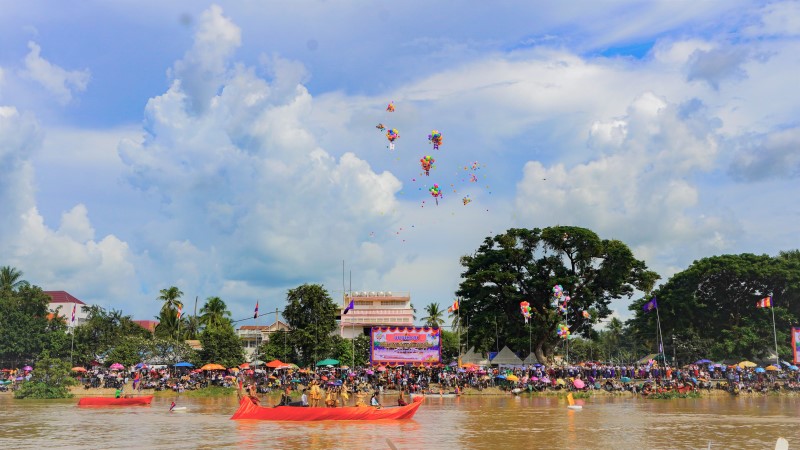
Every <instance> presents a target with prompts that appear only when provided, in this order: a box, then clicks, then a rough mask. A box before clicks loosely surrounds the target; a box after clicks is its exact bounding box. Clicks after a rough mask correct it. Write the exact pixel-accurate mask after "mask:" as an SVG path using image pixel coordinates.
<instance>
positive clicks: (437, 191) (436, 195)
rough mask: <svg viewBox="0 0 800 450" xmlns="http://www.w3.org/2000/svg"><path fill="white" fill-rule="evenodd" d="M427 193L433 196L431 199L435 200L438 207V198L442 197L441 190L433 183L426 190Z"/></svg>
mask: <svg viewBox="0 0 800 450" xmlns="http://www.w3.org/2000/svg"><path fill="white" fill-rule="evenodd" d="M428 192H430V193H431V195H432V196H433V198H435V199H436V204H437V205H438V204H439V197H441V196H442V190H441V189H439V185H438V184H436V183H434V184H433V186H431V187H430V188H429V189H428Z"/></svg>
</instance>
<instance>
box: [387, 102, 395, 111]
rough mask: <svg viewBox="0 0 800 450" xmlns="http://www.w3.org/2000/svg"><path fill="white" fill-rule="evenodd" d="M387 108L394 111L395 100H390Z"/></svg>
mask: <svg viewBox="0 0 800 450" xmlns="http://www.w3.org/2000/svg"><path fill="white" fill-rule="evenodd" d="M386 110H387V111H389V112H394V102H393V101H391V102H389V105H388V106H387V107H386Z"/></svg>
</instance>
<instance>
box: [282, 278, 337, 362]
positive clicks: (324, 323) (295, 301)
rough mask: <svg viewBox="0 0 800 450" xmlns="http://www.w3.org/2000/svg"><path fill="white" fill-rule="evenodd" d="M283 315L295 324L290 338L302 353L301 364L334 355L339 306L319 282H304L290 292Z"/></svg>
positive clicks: (299, 352)
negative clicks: (334, 336)
mask: <svg viewBox="0 0 800 450" xmlns="http://www.w3.org/2000/svg"><path fill="white" fill-rule="evenodd" d="M286 302H287V305H286V309H285V310H284V312H283V316H284V317H285V318H286V321H287V322H288V325H289V326H290V327H291V331H290V332H289V342H290V343H291V345H292V347H293V349H294V352H295V354H297V356H298V361H299V362H298V365H302V366H311V365H313V364H315V363H316V361H318V360H321V359H324V358H328V357H332V356H333V352H334V340H333V337H332V333H333V332H334V331H335V330H336V315H337V313H338V312H339V307H338V306H337V305H336V304H335V303H334V302H333V300H332V299H331V297H330V295H329V294H328V292H327V291H326V290H325V289H324V288H323V287H322V286H321V285H317V284H304V285H302V286H299V287H297V288H295V289H290V290H289V292H288V293H287V295H286Z"/></svg>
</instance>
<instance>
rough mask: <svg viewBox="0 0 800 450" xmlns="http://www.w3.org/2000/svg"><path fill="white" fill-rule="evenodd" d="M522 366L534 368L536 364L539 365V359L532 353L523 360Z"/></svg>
mask: <svg viewBox="0 0 800 450" xmlns="http://www.w3.org/2000/svg"><path fill="white" fill-rule="evenodd" d="M522 364H525V365H526V366H532V365H534V364H539V359H538V358H537V357H536V354H535V353H533V352H531V353H530V355H528V356H527V357H526V358H525V359H524V360H522Z"/></svg>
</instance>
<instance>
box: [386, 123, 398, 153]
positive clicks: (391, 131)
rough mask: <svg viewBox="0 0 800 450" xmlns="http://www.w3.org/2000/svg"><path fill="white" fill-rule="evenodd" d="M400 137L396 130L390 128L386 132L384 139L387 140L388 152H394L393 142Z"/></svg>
mask: <svg viewBox="0 0 800 450" xmlns="http://www.w3.org/2000/svg"><path fill="white" fill-rule="evenodd" d="M399 137H400V133H398V132H397V128H390V129H388V130H386V139H388V140H389V150H394V140H395V139H397V138H399Z"/></svg>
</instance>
